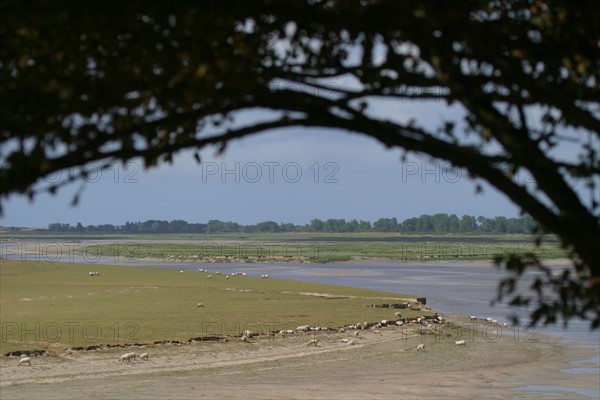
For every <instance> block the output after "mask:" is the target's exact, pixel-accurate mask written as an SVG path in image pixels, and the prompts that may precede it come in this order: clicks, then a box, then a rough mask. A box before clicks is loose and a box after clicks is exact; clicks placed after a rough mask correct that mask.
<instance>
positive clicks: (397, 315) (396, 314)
mask: <svg viewBox="0 0 600 400" xmlns="http://www.w3.org/2000/svg"><path fill="white" fill-rule="evenodd" d="M394 315H395V316H396V317H398V318H400V317H401V316H402V314H400V311H396V312H395V313H394Z"/></svg>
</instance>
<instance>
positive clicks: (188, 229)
mask: <svg viewBox="0 0 600 400" xmlns="http://www.w3.org/2000/svg"><path fill="white" fill-rule="evenodd" d="M535 227H536V224H535V222H534V220H533V219H532V218H530V217H528V216H526V217H520V218H507V217H494V218H486V217H482V216H479V217H474V216H471V215H463V216H462V217H461V218H459V217H457V216H456V215H454V214H452V215H448V214H435V215H421V216H420V217H415V218H408V219H405V220H404V221H402V222H398V220H397V219H396V218H379V219H378V220H377V221H375V222H373V223H372V224H371V222H370V221H357V220H356V219H353V220H350V221H346V220H345V219H327V220H320V219H313V220H311V221H310V223H308V224H306V225H295V224H292V223H278V222H274V221H264V222H259V223H258V224H255V225H240V224H238V223H237V222H231V221H229V222H224V221H219V220H216V219H214V220H210V221H208V223H206V224H202V223H189V222H186V221H183V220H173V221H170V222H169V221H160V220H148V221H144V222H129V221H128V222H127V223H125V225H117V226H115V225H111V224H102V225H88V226H83V225H82V224H81V223H77V225H75V226H72V225H70V224H63V223H52V224H50V225H49V226H48V228H49V230H50V231H53V232H82V233H231V232H240V233H253V232H261V233H278V232H340V233H342V232H400V233H437V234H444V233H531V232H533V230H534V228H535Z"/></svg>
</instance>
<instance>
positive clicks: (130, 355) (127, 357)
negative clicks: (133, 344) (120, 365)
mask: <svg viewBox="0 0 600 400" xmlns="http://www.w3.org/2000/svg"><path fill="white" fill-rule="evenodd" d="M135 355H136V354H135V352H131V353H125V354H123V355H122V356H121V357H119V362H125V361H127V362H131V361H134V360H135Z"/></svg>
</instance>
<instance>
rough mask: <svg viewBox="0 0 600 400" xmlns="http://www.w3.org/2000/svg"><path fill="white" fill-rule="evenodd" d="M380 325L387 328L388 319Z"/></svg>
mask: <svg viewBox="0 0 600 400" xmlns="http://www.w3.org/2000/svg"><path fill="white" fill-rule="evenodd" d="M380 324H381V326H387V324H388V320H387V319H383V320H381V322H380Z"/></svg>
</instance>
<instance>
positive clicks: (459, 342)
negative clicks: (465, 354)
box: [454, 340, 466, 346]
mask: <svg viewBox="0 0 600 400" xmlns="http://www.w3.org/2000/svg"><path fill="white" fill-rule="evenodd" d="M454 343H456V345H457V346H466V342H465V341H464V340H457V341H456V342H454Z"/></svg>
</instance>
